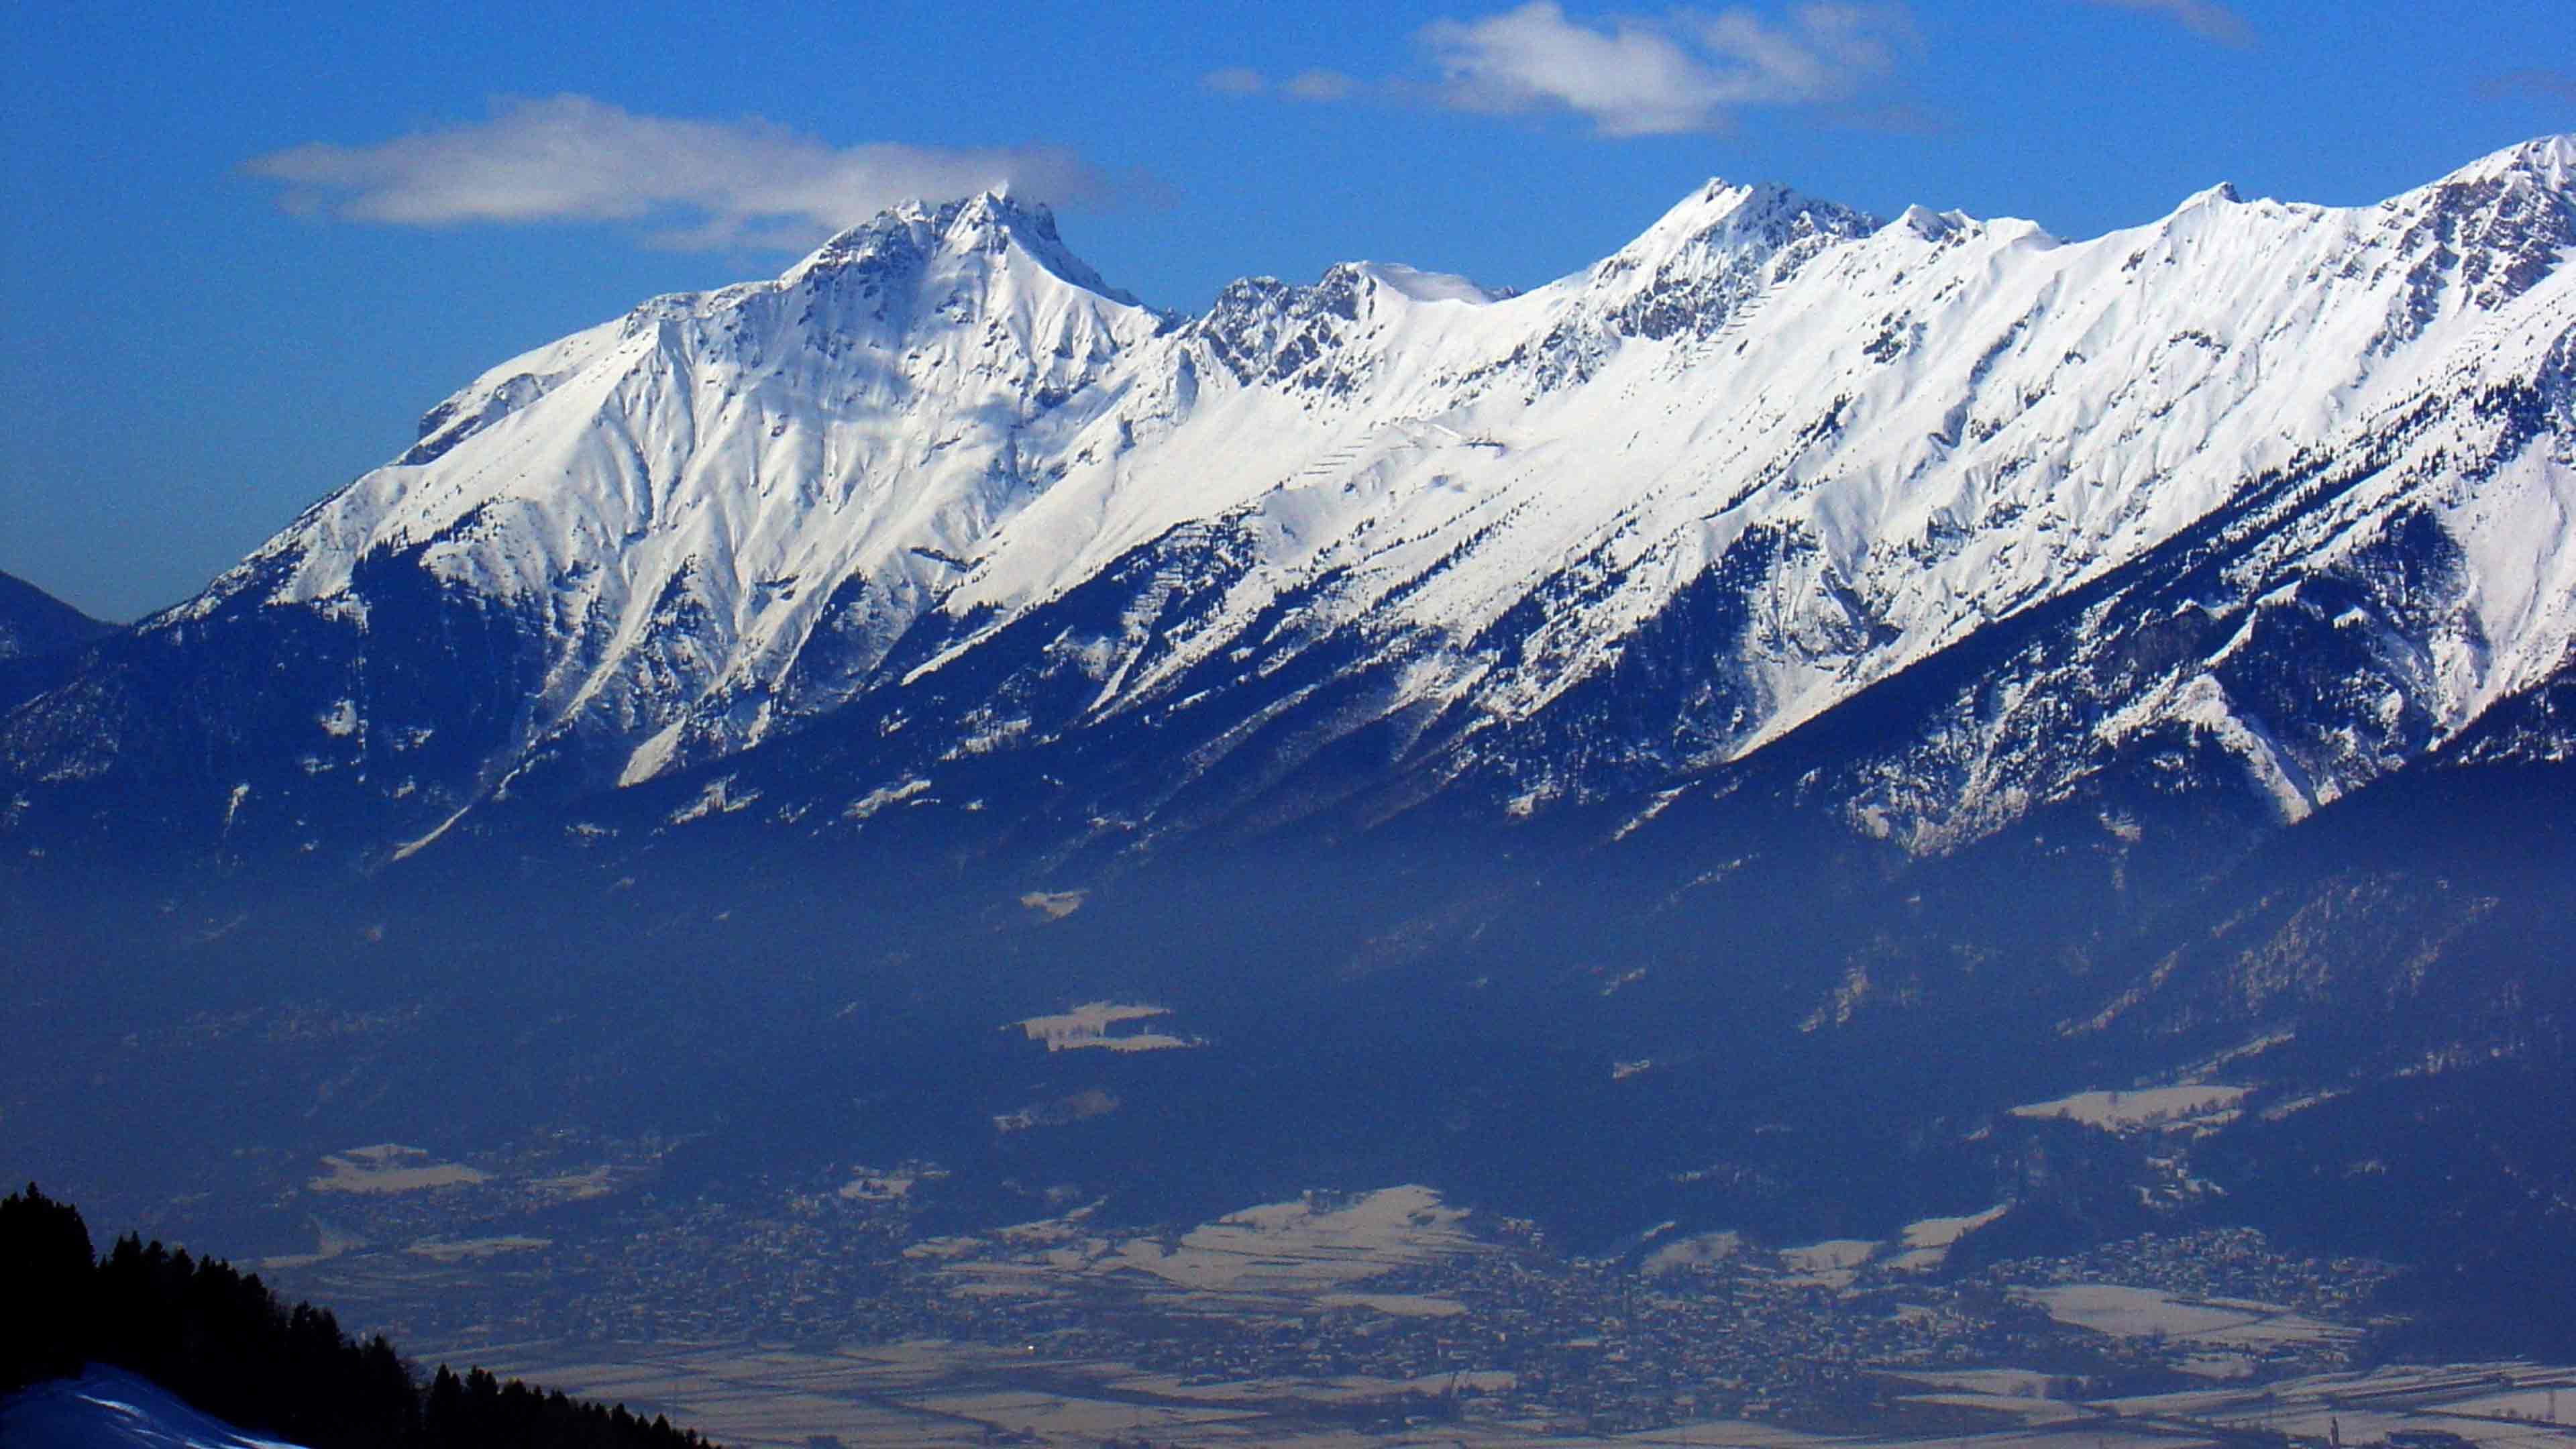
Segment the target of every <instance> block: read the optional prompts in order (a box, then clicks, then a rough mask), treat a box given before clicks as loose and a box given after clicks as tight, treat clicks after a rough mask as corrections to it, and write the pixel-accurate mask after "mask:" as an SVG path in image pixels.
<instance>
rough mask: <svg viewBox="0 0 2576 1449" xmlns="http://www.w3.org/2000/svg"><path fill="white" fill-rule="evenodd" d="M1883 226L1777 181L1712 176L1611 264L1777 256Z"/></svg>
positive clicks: (1843, 207)
mask: <svg viewBox="0 0 2576 1449" xmlns="http://www.w3.org/2000/svg"><path fill="white" fill-rule="evenodd" d="M1879 225H1880V223H1879V221H1878V219H1877V218H1875V217H1872V216H1870V215H1869V214H1868V213H1866V212H1862V211H1858V210H1855V209H1853V208H1851V207H1848V206H1844V205H1843V204H1841V203H1840V202H1834V201H1824V200H1820V199H1818V198H1816V197H1811V196H1808V195H1805V194H1804V193H1802V192H1799V191H1797V190H1795V189H1793V188H1791V187H1788V186H1785V185H1782V184H1781V183H1779V182H1776V181H1764V182H1757V183H1753V184H1751V185H1742V184H1737V183H1734V182H1730V181H1727V180H1726V179H1724V178H1723V177H1715V176H1712V177H1710V178H1709V179H1708V180H1707V181H1706V182H1705V183H1703V184H1702V185H1701V186H1700V188H1699V189H1698V190H1696V191H1693V192H1692V193H1691V194H1690V195H1688V196H1685V197H1683V198H1682V199H1681V200H1680V201H1679V202H1677V203H1675V204H1674V205H1673V207H1672V208H1671V209H1670V210H1668V211H1666V212H1665V213H1664V214H1663V215H1662V216H1661V217H1659V218H1657V219H1656V221H1655V223H1654V225H1652V226H1649V227H1647V228H1646V230H1645V231H1644V232H1643V233H1641V234H1640V235H1639V236H1638V237H1637V239H1636V240H1635V241H1632V242H1630V243H1629V244H1628V245H1627V246H1625V247H1622V248H1620V249H1619V251H1618V252H1617V253H1615V254H1614V255H1613V258H1612V260H1617V259H1619V258H1627V259H1629V260H1631V261H1632V262H1645V261H1661V260H1664V259H1666V258H1669V257H1671V256H1672V255H1673V254H1675V253H1677V252H1680V251H1683V250H1686V249H1696V250H1711V249H1718V250H1727V251H1776V250H1779V249H1781V248H1783V247H1787V246H1790V245H1792V244H1794V243H1796V242H1798V241H1800V240H1802V239H1806V238H1810V237H1814V238H1819V239H1827V240H1844V241H1848V240H1853V239H1856V238H1859V237H1864V236H1867V235H1869V234H1870V233H1871V232H1873V231H1876V230H1878V228H1879Z"/></svg>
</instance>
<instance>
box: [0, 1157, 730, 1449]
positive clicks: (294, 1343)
mask: <svg viewBox="0 0 2576 1449" xmlns="http://www.w3.org/2000/svg"><path fill="white" fill-rule="evenodd" d="M0 1283H5V1284H6V1285H8V1287H9V1289H10V1290H11V1291H9V1292H7V1293H5V1294H0V1391H10V1390H15V1389H17V1388H21V1387H24V1386H26V1385H28V1384H31V1383H35V1382H38V1381H41V1380H44V1379H49V1378H59V1377H65V1376H68V1375H73V1374H77V1373H79V1372H80V1371H81V1368H82V1366H83V1365H84V1364H88V1363H109V1364H115V1365H117V1366H119V1367H121V1368H126V1369H130V1370H132V1371H133V1372H135V1373H139V1374H141V1375H143V1376H144V1377H146V1378H148V1379H151V1380H152V1381H154V1382H155V1383H158V1384H160V1385H161V1386H162V1387H163V1388H165V1389H168V1390H169V1391H170V1392H172V1393H174V1394H176V1395H178V1396H179V1397H180V1398H182V1399H185V1400H186V1401H187V1402H188V1403H190V1404H192V1405H194V1406H195V1407H197V1408H198V1409H201V1410H203V1411H204V1412H206V1413H208V1414H212V1415H214V1416H215V1417H216V1418H219V1419H224V1420H228V1421H230V1422H231V1423H234V1424H237V1425H239V1426H241V1427H242V1428H244V1429H247V1430H250V1431H252V1432H254V1433H258V1434H262V1435H266V1436H270V1437H274V1438H278V1439H284V1440H288V1441H292V1442H294V1443H298V1444H303V1445H307V1446H310V1449H710V1446H708V1445H707V1443H706V1441H705V1440H703V1439H701V1438H699V1437H698V1436H697V1435H696V1434H695V1433H692V1432H688V1431H683V1430H678V1429H674V1428H672V1427H671V1426H670V1424H669V1423H667V1422H666V1421H664V1420H662V1419H660V1418H658V1417H657V1418H655V1419H654V1420H653V1421H652V1422H651V1423H649V1424H648V1423H646V1422H645V1421H644V1420H642V1419H639V1418H637V1417H636V1416H635V1415H633V1414H630V1413H628V1412H627V1411H626V1408H625V1406H623V1405H619V1406H617V1407H616V1408H614V1409H611V1408H607V1407H604V1406H602V1405H599V1404H593V1403H586V1402H581V1401H577V1400H574V1399H571V1398H568V1397H566V1396H565V1395H564V1394H563V1393H562V1392H561V1391H559V1390H558V1391H555V1392H553V1393H548V1392H546V1391H545V1390H542V1389H536V1388H532V1387H530V1386H529V1385H527V1384H524V1383H521V1382H520V1381H518V1380H516V1379H512V1380H510V1381H509V1382H507V1383H503V1382H502V1381H500V1380H499V1379H497V1378H495V1377H494V1376H493V1375H492V1373H491V1372H490V1371H488V1370H486V1369H481V1368H475V1369H471V1370H469V1371H468V1372H467V1373H466V1374H465V1376H464V1377H463V1378H461V1379H460V1378H458V1377H457V1376H456V1374H455V1373H454V1372H452V1371H451V1370H449V1369H448V1368H447V1367H446V1366H445V1365H443V1364H442V1365H441V1366H440V1367H439V1369H438V1372H437V1373H436V1375H435V1376H433V1377H432V1378H431V1380H430V1382H429V1384H428V1386H427V1387H426V1388H424V1387H423V1386H422V1385H421V1384H420V1383H419V1382H417V1381H416V1380H415V1379H414V1377H413V1376H412V1373H411V1370H410V1369H409V1368H407V1367H406V1366H405V1365H404V1363H403V1360H402V1356H401V1355H400V1354H398V1353H396V1352H395V1350H394V1346H393V1345H392V1344H391V1343H389V1342H387V1341H386V1340H385V1338H384V1337H383V1336H382V1335H378V1336H376V1337H374V1338H371V1339H369V1340H367V1341H366V1342H365V1343H359V1342H356V1341H355V1340H353V1339H351V1338H350V1337H349V1335H348V1334H347V1333H346V1332H345V1331H344V1330H342V1328H341V1327H340V1321H339V1319H338V1318H336V1317H334V1316H333V1315H332V1313H331V1311H330V1310H329V1309H327V1308H316V1307H314V1306H313V1305H311V1304H309V1303H298V1304H296V1305H294V1306H293V1307H288V1306H287V1305H286V1304H284V1303H282V1302H280V1301H279V1300H278V1297H277V1295H276V1294H275V1293H273V1292H271V1291H269V1288H268V1285H266V1284H265V1283H262V1282H261V1281H260V1280H259V1278H258V1276H257V1275H256V1274H245V1273H241V1272H238V1271H236V1270H235V1269H234V1268H233V1266H232V1265H231V1264H229V1263H226V1262H223V1261H221V1260H220V1259H214V1258H195V1257H191V1256H190V1255H189V1254H188V1252H187V1250H185V1249H180V1250H178V1251H176V1252H173V1251H171V1250H170V1249H167V1248H165V1247H163V1246H162V1245H161V1244H159V1243H157V1242H156V1243H146V1242H144V1241H143V1240H142V1239H141V1238H140V1237H138V1236H136V1235H134V1234H132V1233H128V1234H126V1235H125V1236H124V1237H121V1238H119V1239H117V1240H116V1243H115V1245H114V1246H113V1247H111V1248H110V1249H109V1250H108V1253H107V1256H106V1257H105V1258H96V1257H94V1256H93V1252H92V1247H91V1243H90V1236H89V1229H88V1226H87V1225H86V1224H85V1223H83V1222H82V1221H81V1216H80V1213H79V1212H78V1210H76V1209H74V1208H73V1207H71V1206H70V1205H69V1204H66V1203H58V1202H55V1201H53V1200H52V1199H50V1198H47V1197H45V1196H44V1195H43V1194H42V1193H40V1192H38V1191H37V1190H36V1187H35V1185H34V1184H33V1183H30V1184H28V1187H27V1190H26V1191H25V1192H23V1193H15V1194H12V1195H11V1196H10V1197H8V1198H7V1199H6V1200H0Z"/></svg>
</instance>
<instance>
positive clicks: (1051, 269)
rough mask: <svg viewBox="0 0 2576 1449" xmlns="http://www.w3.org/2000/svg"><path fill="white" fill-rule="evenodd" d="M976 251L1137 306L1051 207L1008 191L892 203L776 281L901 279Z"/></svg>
mask: <svg viewBox="0 0 2576 1449" xmlns="http://www.w3.org/2000/svg"><path fill="white" fill-rule="evenodd" d="M976 254H983V255H988V256H992V257H996V258H1000V259H1002V260H1003V262H1004V263H1005V265H1006V266H1008V265H1010V264H1013V263H1018V264H1023V265H1034V266H1035V267H1037V268H1039V269H1041V270H1042V271H1044V272H1046V273H1048V274H1050V275H1052V276H1054V277H1055V278H1057V279H1058V280H1060V281H1063V282H1066V283H1069V284H1071V285H1073V286H1076V287H1080V288H1082V289H1083V290H1084V291H1087V292H1094V293H1097V294H1098V295H1100V296H1102V297H1106V298H1108V299H1109V300H1111V301H1114V302H1118V303H1121V304H1124V305H1127V306H1135V305H1137V303H1136V298H1135V296H1134V294H1132V293H1130V292H1127V291H1124V290H1122V289H1120V288H1117V287H1113V286H1111V285H1109V283H1108V281H1107V280H1106V279H1104V278H1103V277H1102V276H1101V275H1100V272H1099V270H1098V269H1097V268H1095V267H1093V266H1092V265H1091V264H1090V263H1089V262H1086V261H1084V260H1083V259H1082V258H1081V257H1079V256H1077V255H1075V254H1074V252H1073V250H1072V249H1071V248H1070V247H1067V246H1066V245H1065V243H1064V238H1063V235H1062V234H1061V233H1060V232H1058V231H1057V229H1056V222H1055V213H1054V211H1053V210H1052V209H1050V208H1049V207H1048V206H1047V205H1046V204H1045V203H1044V202H1035V201H1025V200H1022V199H1021V198H1019V197H1017V196H1014V195H1013V194H1012V193H1011V191H1010V190H1009V188H1008V187H1006V186H1005V187H996V188H993V189H991V190H987V191H983V192H979V193H977V194H975V195H973V196H966V197H958V198H955V199H951V200H947V201H938V202H933V201H928V200H922V199H914V200H909V201H903V202H898V203H896V204H895V205H893V206H890V207H887V208H886V209H885V210H883V211H881V212H878V213H877V214H876V215H875V216H872V217H870V218H868V219H867V220H866V221H863V222H860V223H859V224H858V225H856V226H853V227H850V228H848V229H847V230H844V231H842V232H841V233H840V234H839V235H837V236H834V237H833V238H832V239H831V240H829V241H826V242H825V243H823V245H821V246H820V247H817V248H816V249H815V250H814V251H813V252H812V253H811V254H809V255H807V256H806V257H805V258H804V259H803V260H802V261H799V262H798V263H797V264H796V265H795V266H793V267H790V268H789V269H788V270H787V272H786V273H785V275H783V276H782V277H781V278H780V281H782V282H783V283H786V284H788V285H791V286H792V285H795V284H798V283H800V282H804V281H807V280H809V279H814V278H820V277H831V278H838V277H841V276H843V275H860V276H868V275H892V274H903V273H910V272H915V271H919V270H922V269H924V268H927V267H929V266H930V265H931V264H932V261H933V259H934V258H936V257H939V256H942V255H946V256H950V257H965V256H972V255H976Z"/></svg>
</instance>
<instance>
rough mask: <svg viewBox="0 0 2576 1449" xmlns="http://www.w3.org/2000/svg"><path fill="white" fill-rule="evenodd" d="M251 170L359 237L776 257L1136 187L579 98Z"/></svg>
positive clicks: (986, 155)
mask: <svg viewBox="0 0 2576 1449" xmlns="http://www.w3.org/2000/svg"><path fill="white" fill-rule="evenodd" d="M245 169H247V170H248V171H249V172H250V174H252V175H254V176H259V177H262V178H265V179H267V180H271V181H277V182H282V183H284V184H285V186H286V188H287V189H286V191H285V192H284V193H282V195H281V196H280V198H279V199H280V201H281V202H282V203H283V204H284V205H286V206H287V207H288V208H289V209H291V210H295V211H300V212H306V213H310V214H317V215H329V216H336V217H342V218H346V219H349V220H353V221H373V222H386V223H391V224H395V225H402V226H447V225H454V224H458V223H464V222H499V223H527V222H557V221H633V222H642V223H646V224H649V225H651V226H653V227H654V228H656V229H655V230H654V231H653V232H652V233H651V235H650V240H652V241H654V242H655V243H656V244H659V245H666V246H678V247H724V246H754V247H763V248H778V249H792V248H795V247H799V246H803V245H807V244H810V243H811V242H813V241H816V240H819V239H820V238H821V237H822V236H824V235H826V234H828V233H830V232H832V231H834V230H836V229H838V228H840V227H843V226H847V225H849V224H851V223H853V222H857V221H862V220H865V219H866V218H867V217H868V216H870V215H873V214H874V213H875V212H877V211H879V210H882V209H883V208H884V207H886V206H888V205H890V204H892V203H894V202H897V201H902V200H905V199H908V198H911V197H928V198H946V197H953V196H962V195H967V194H970V193H973V192H976V191H980V190H983V189H985V188H988V187H992V186H997V185H1000V184H1002V183H1005V182H1007V183H1009V184H1010V185H1011V186H1012V187H1013V188H1014V189H1016V190H1018V191H1020V192H1021V193H1023V194H1026V195H1031V196H1034V197H1036V198H1038V199H1041V200H1046V201H1050V202H1055V203H1059V204H1066V205H1079V204H1082V203H1086V202H1104V201H1110V200H1115V199H1117V198H1118V197H1120V196H1121V195H1123V194H1126V193H1129V192H1131V191H1133V190H1135V189H1136V187H1137V184H1138V183H1137V182H1136V181H1135V180H1133V179H1132V178H1121V177H1115V176H1112V175H1110V174H1109V173H1107V172H1104V171H1103V170H1102V169H1100V168H1099V167H1097V166H1094V165H1092V164H1090V163H1089V162H1086V161H1084V160H1083V159H1082V158H1080V157H1078V156H1076V155H1074V154H1073V153H1071V152H1069V151H1064V150H1060V149H1057V148H1053V147H1028V148H1014V149H982V150H975V149H953V148H944V147H932V146H905V145H899V144H895V143H891V142H877V143H871V144H866V145H858V146H834V145H831V144H830V143H828V142H825V141H822V140H818V139H816V138H814V137H812V136H807V135H802V134H799V133H798V132H795V131H791V130H788V129H786V128H785V127H782V126H776V125H772V124H770V123H769V122H766V121H761V120H744V121H697V120H681V119H674V118H670V117H663V116H639V115H637V114H635V113H634V112H632V111H628V110H625V109H623V108H621V107H618V106H614V105H611V104H609V103H607V102H605V101H599V100H593V99H591V98H590V97H588V96H578V95H561V96H554V97H551V98H548V99H545V100H510V101H502V102H497V103H496V104H495V105H494V108H493V114H492V117H491V119H489V120H487V121H481V122H476V123H473V124H467V125H458V126H452V127H449V128H447V129H444V130H437V131H426V132H421V133H417V134H414V135H409V136H402V137H398V138H396V139H394V140H390V141H384V142H379V143H377V144H375V145H371V146H338V145H331V144H328V143H323V142H315V143H312V144H309V145H303V146H296V147H292V148H289V149H287V150H284V151H275V152H271V153H269V154H268V155H265V156H260V157H256V158H254V159H253V160H251V161H250V162H249V163H248V164H247V166H246V168H245Z"/></svg>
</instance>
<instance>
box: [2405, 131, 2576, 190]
mask: <svg viewBox="0 0 2576 1449" xmlns="http://www.w3.org/2000/svg"><path fill="white" fill-rule="evenodd" d="M2482 181H2504V182H2513V181H2521V182H2524V183H2527V184H2529V185H2532V186H2536V187H2539V188H2540V189H2542V190H2544V191H2556V192H2567V191H2571V190H2576V132H2570V133H2563V134H2560V135H2554V136H2535V137H2533V138H2532V139H2530V140H2528V141H2519V142H2516V143H2515V144H2513V145H2511V146H2507V147H2504V148H2503V149H2501V150H2497V151H2492V152H2489V153H2488V154H2486V155H2484V156H2481V157H2479V158H2478V159H2477V160H2475V161H2472V162H2470V163H2469V164H2468V165H2466V166H2463V167H2461V168H2460V169H2458V170H2457V171H2454V172H2452V173H2451V174H2450V175H2448V176H2445V177H2443V178H2442V179H2441V180H2439V181H2436V182H2434V183H2433V185H2432V186H2431V187H2427V188H2425V189H2426V190H2437V189H2439V188H2441V187H2444V186H2451V185H2456V184H2459V183H2462V182H2482Z"/></svg>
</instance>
